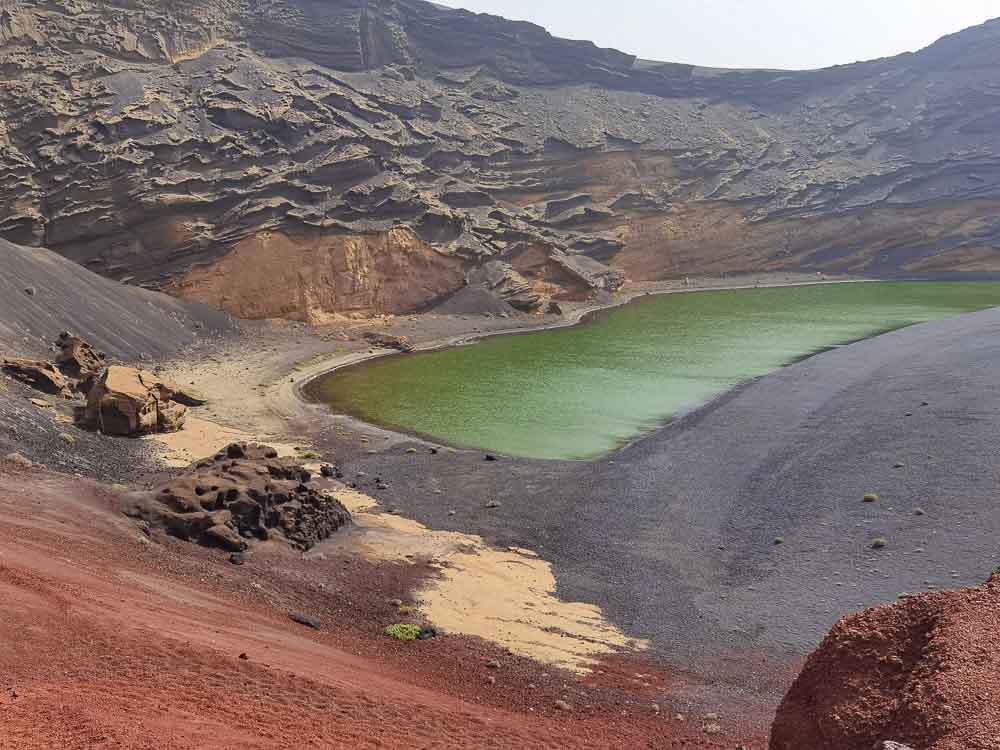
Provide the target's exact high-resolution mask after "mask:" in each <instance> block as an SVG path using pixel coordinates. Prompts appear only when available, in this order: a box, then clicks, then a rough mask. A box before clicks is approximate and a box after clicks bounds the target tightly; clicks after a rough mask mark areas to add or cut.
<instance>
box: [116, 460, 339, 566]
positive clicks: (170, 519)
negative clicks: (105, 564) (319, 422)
mask: <svg viewBox="0 0 1000 750" xmlns="http://www.w3.org/2000/svg"><path fill="white" fill-rule="evenodd" d="M125 512H126V513H127V514H128V515H130V516H133V517H136V518H140V519H142V520H144V521H146V522H147V523H148V524H150V525H151V526H152V527H154V528H159V529H162V530H163V531H165V532H166V533H167V534H170V535H171V536H175V537H178V538H180V539H185V540H189V541H192V542H196V543H198V544H202V545H205V546H208V547H221V548H223V549H226V550H229V551H231V552H239V551H243V550H245V549H246V548H247V547H248V546H249V543H250V541H252V540H260V541H263V540H266V539H273V538H277V539H283V540H284V541H286V542H287V543H288V544H289V545H291V546H292V547H295V548H296V549H300V550H307V549H310V548H311V547H313V546H315V545H316V544H317V543H318V542H320V541H322V540H323V539H327V538H329V537H330V536H332V535H333V534H334V532H336V531H337V530H338V529H339V528H341V527H342V526H344V525H345V524H347V523H349V522H350V520H351V516H350V513H349V512H348V511H347V509H346V508H344V506H343V505H341V503H340V502H339V501H338V500H336V499H335V498H333V497H332V496H330V495H329V494H328V493H326V492H323V491H321V490H319V489H317V488H316V487H314V486H313V485H312V475H311V474H310V472H309V471H308V470H306V469H305V468H303V466H302V465H301V463H299V462H298V461H295V460H294V459H286V458H279V457H278V454H277V451H275V450H274V449H273V448H269V447H267V446H263V445H257V444H255V443H233V444H232V445H229V446H228V447H226V448H225V449H224V450H222V451H220V452H219V453H217V454H216V455H215V456H213V457H211V458H208V459H204V460H202V461H198V462H197V463H195V464H193V465H192V466H191V467H190V468H189V469H188V470H187V471H185V472H184V473H183V474H182V475H181V476H179V477H176V478H174V479H171V480H169V481H167V482H164V483H162V484H160V485H158V486H157V487H155V488H153V489H152V490H151V491H150V492H145V493H139V494H136V495H132V496H130V497H129V498H128V499H127V505H126V509H125Z"/></svg>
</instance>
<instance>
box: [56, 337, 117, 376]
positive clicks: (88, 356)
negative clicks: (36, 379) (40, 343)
mask: <svg viewBox="0 0 1000 750" xmlns="http://www.w3.org/2000/svg"><path fill="white" fill-rule="evenodd" d="M56 346H57V347H59V353H58V354H57V355H56V367H58V368H59V370H60V371H61V372H62V373H63V374H64V375H66V376H67V377H69V378H73V379H75V380H79V381H80V382H81V385H83V384H90V385H92V384H93V379H94V378H95V377H96V376H97V375H100V373H101V372H103V371H104V368H105V367H107V356H106V355H105V354H104V352H99V351H97V350H96V349H94V347H92V346H91V345H90V344H89V343H87V342H86V341H84V340H83V339H82V338H80V337H79V336H74V335H73V334H71V333H68V332H66V331H63V332H62V333H60V334H59V339H58V340H57V341H56ZM84 388H85V389H86V390H89V385H85V386H84Z"/></svg>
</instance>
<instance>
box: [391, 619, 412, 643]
mask: <svg viewBox="0 0 1000 750" xmlns="http://www.w3.org/2000/svg"><path fill="white" fill-rule="evenodd" d="M385 634H386V635H387V636H389V637H390V638H395V639H396V640H397V641H415V640H417V638H418V637H419V636H420V626H419V625H411V624H407V623H402V622H397V623H396V624H395V625H390V626H389V627H387V628H386V629H385Z"/></svg>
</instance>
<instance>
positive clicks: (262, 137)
mask: <svg viewBox="0 0 1000 750" xmlns="http://www.w3.org/2000/svg"><path fill="white" fill-rule="evenodd" d="M998 41H1000V23H997V22H991V23H988V24H986V25H984V26H981V27H977V28H973V29H969V30H968V31H965V32H962V33H960V34H957V35H954V36H952V37H947V38H945V39H943V40H941V41H940V42H938V43H936V44H935V45H933V46H931V47H929V48H927V49H925V50H923V51H921V52H918V53H914V54H907V55H901V56H899V57H895V58H888V59H885V60H878V61H873V62H868V63H861V64H857V65H849V66H840V67H837V68H831V69H828V70H821V71H809V72H799V73H789V72H781V71H726V70H711V69H704V68H697V67H693V66H689V65H675V64H669V63H655V62H650V61H644V60H639V59H636V58H635V57H633V56H631V55H627V54H623V53H620V52H617V51H614V50H603V49H599V48H597V47H595V46H594V45H593V44H590V43H587V42H573V41H568V40H561V39H557V38H554V37H552V36H550V35H549V34H547V33H546V32H545V31H544V30H543V29H541V28H539V27H537V26H533V25H531V24H527V23H519V22H510V21H506V20H504V19H501V18H497V17H495V16H485V15H476V14H472V13H468V12H465V11H458V10H450V9H446V8H442V7H440V6H437V5H434V4H431V3H425V2H421V1H420V0H324V1H320V0H208V1H207V2H198V3H194V2H190V1H189V0H172V1H171V2H154V1H153V0H132V1H131V2H125V0H117V1H116V0H0V77H2V79H3V85H2V86H0V115H2V116H0V175H2V176H3V179H2V180H0V236H2V237H4V238H7V239H9V240H11V241H14V242H19V243H21V244H27V245H36V246H47V247H50V248H52V249H54V250H56V251H57V252H59V253H62V254H63V255H65V256H67V257H69V258H71V259H73V260H76V261H78V262H80V263H82V264H84V265H86V266H87V267H89V268H91V269H92V270H95V271H97V272H99V273H102V274H104V275H107V276H110V277H113V278H116V279H125V280H130V281H134V282H135V283H140V284H143V285H145V286H149V287H158V288H165V289H169V290H171V291H173V292H176V293H180V294H183V295H186V296H190V297H192V298H194V299H198V300H202V301H206V302H210V303H211V304H215V305H221V306H223V307H225V308H226V309H227V310H230V311H232V312H234V313H237V314H241V315H248V316H264V315H275V314H277V315H285V316H289V317H298V318H301V319H310V320H314V319H321V318H323V317H324V316H327V315H332V314H338V313H349V314H361V315H364V314H372V313H379V312H398V311H403V310H409V309H418V308H420V307H422V306H424V305H426V304H429V303H430V302H432V301H434V300H435V299H437V298H439V297H440V296H442V295H445V294H447V293H448V292H450V291H452V290H454V289H457V288H459V287H460V286H462V284H464V283H465V279H466V278H478V275H477V274H479V271H478V270H477V269H480V268H481V267H483V266H484V265H486V264H493V265H492V266H491V268H492V269H493V271H491V273H492V274H494V275H495V272H496V270H497V269H500V270H501V272H503V273H506V274H507V275H508V278H507V280H506V282H504V283H498V284H496V285H495V286H494V288H495V289H498V290H503V289H507V288H514V287H516V288H517V289H518V290H519V291H518V295H520V297H519V299H521V300H523V299H526V297H525V287H527V288H528V297H527V298H530V299H532V300H534V304H535V305H536V306H537V307H541V306H543V305H544V304H545V302H546V300H547V299H550V298H552V297H559V296H560V294H563V295H569V296H574V297H575V296H579V294H580V289H581V288H582V289H584V290H589V292H588V293H591V292H594V291H602V290H610V289H614V288H616V287H617V286H619V285H620V284H621V283H622V282H623V280H624V278H625V276H626V275H627V276H629V277H631V278H635V279H658V278H664V277H669V276H676V275H681V274H689V273H698V272H727V271H751V270H766V269H785V268H806V269H817V270H818V269H823V270H846V271H856V272H858V271H878V272H896V271H911V272H916V271H942V270H944V271H951V270H959V271H961V270H970V271H972V270H974V271H996V270H1000V255H998V253H997V250H996V248H997V247H998V237H1000V229H998V226H1000V225H998V219H997V216H998V215H1000V212H998V210H997V209H998V208H1000V191H998V185H1000V159H998V156H997V149H998V146H1000V125H998V124H997V123H1000V44H998ZM539 248H544V250H545V252H547V253H549V255H550V257H551V262H550V263H547V264H546V263H537V262H536V260H537V259H536V258H535V255H536V254H537V252H538V249H539ZM397 254H398V255H399V257H398V258H396V257H393V258H392V259H390V258H389V257H388V256H390V255H392V256H395V255H397ZM525 254H528V255H530V256H531V257H532V262H531V263H527V264H525V263H522V264H521V266H520V267H519V268H518V264H517V263H516V262H515V261H516V260H517V259H518V258H522V257H524V256H525ZM293 267H294V268H295V272H291V271H287V272H286V271H285V270H283V269H288V268H293ZM275 269H279V270H281V272H280V273H279V274H278V277H279V278H278V279H277V280H275V279H274V275H275V274H274V272H275ZM393 274H408V275H407V277H406V278H407V280H408V281H410V282H411V283H404V282H403V280H402V279H400V278H397V279H393V278H391V277H392V275H393ZM533 274H534V275H533Z"/></svg>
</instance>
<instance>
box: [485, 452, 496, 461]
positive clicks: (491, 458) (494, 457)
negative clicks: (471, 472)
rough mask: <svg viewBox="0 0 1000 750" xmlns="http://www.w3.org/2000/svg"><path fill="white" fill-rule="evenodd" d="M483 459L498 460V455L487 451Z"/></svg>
mask: <svg viewBox="0 0 1000 750" xmlns="http://www.w3.org/2000/svg"><path fill="white" fill-rule="evenodd" d="M483 460H484V461H496V460H497V457H496V456H494V455H493V454H492V453H487V454H486V455H485V456H484V457H483Z"/></svg>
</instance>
